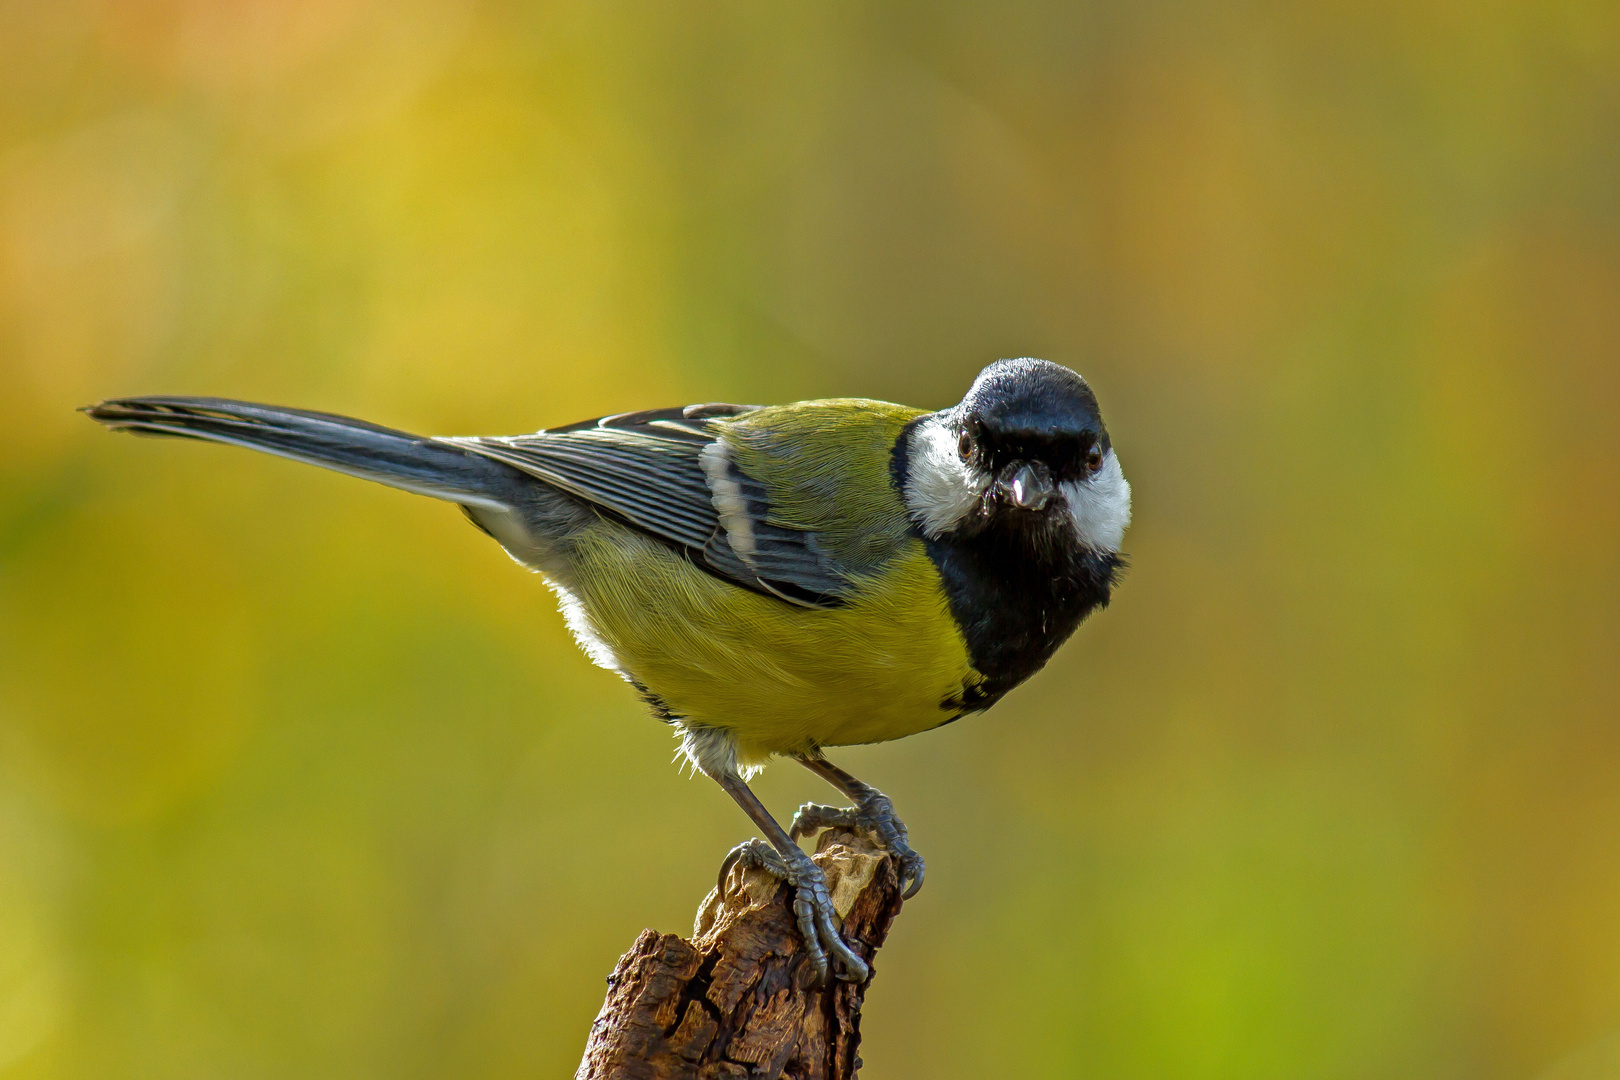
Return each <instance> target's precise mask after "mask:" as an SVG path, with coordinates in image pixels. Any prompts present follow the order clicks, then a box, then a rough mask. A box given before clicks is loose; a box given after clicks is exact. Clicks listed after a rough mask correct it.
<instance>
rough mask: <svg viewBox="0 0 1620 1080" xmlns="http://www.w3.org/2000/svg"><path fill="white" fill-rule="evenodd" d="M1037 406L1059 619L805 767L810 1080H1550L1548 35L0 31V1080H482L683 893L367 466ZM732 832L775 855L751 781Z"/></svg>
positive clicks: (1592, 385)
mask: <svg viewBox="0 0 1620 1080" xmlns="http://www.w3.org/2000/svg"><path fill="white" fill-rule="evenodd" d="M1015 355H1039V356H1045V357H1047V358H1050V359H1053V360H1057V361H1059V362H1062V363H1066V364H1069V365H1071V366H1074V367H1076V368H1077V369H1079V370H1081V371H1082V372H1083V373H1084V374H1086V375H1087V376H1088V378H1090V379H1091V381H1092V383H1093V385H1094V386H1095V387H1096V389H1097V391H1098V393H1099V395H1100V397H1101V400H1102V402H1103V406H1104V411H1105V415H1106V416H1107V418H1108V421H1109V424H1110V428H1111V430H1112V432H1113V434H1114V438H1115V442H1116V445H1117V446H1118V447H1119V449H1120V453H1121V457H1122V460H1123V462H1124V464H1125V468H1126V472H1127V475H1129V476H1130V477H1131V479H1132V480H1133V482H1134V484H1135V488H1136V497H1137V503H1136V508H1137V516H1136V522H1135V524H1134V526H1133V527H1132V530H1131V532H1130V534H1129V537H1128V541H1127V547H1128V551H1129V554H1130V555H1131V559H1132V569H1131V571H1130V574H1129V576H1128V578H1127V580H1126V582H1125V584H1124V585H1123V587H1122V588H1121V589H1120V590H1119V591H1118V593H1117V595H1116V602H1115V604H1114V606H1113V607H1112V608H1111V609H1110V610H1108V611H1107V612H1105V613H1103V614H1101V615H1099V616H1097V617H1096V618H1094V619H1093V620H1092V621H1091V622H1090V623H1088V624H1087V625H1086V626H1085V627H1084V628H1083V629H1082V630H1081V631H1080V633H1079V634H1078V635H1077V637H1076V638H1075V640H1074V641H1073V642H1072V643H1070V644H1069V645H1068V646H1066V647H1065V648H1064V649H1063V650H1062V652H1060V654H1059V655H1058V657H1057V659H1056V660H1054V661H1053V663H1052V664H1051V665H1050V666H1049V668H1048V669H1047V670H1046V671H1045V672H1044V673H1043V674H1041V675H1040V676H1038V677H1037V678H1036V679H1035V680H1033V681H1032V682H1031V683H1030V684H1029V685H1027V686H1026V687H1024V688H1022V689H1020V690H1018V691H1017V692H1015V693H1014V694H1012V695H1011V696H1010V697H1009V698H1008V699H1007V700H1006V701H1005V702H1003V703H1002V704H1001V705H999V706H998V707H997V708H996V709H995V710H993V711H992V712H991V713H989V714H987V715H985V716H983V717H978V718H974V719H971V720H969V721H964V722H963V723H960V724H955V725H951V726H950V727H947V728H944V729H942V730H940V731H938V732H934V733H931V734H928V735H924V736H919V737H917V738H914V739H910V740H906V741H904V742H901V743H896V744H892V745H887V746H882V747H874V748H861V749H857V750H852V751H848V752H845V753H843V754H842V755H840V756H839V757H838V758H837V760H839V761H840V763H841V764H844V765H846V766H847V767H849V768H850V769H851V770H852V771H854V772H855V773H857V774H858V775H861V776H863V777H864V778H867V779H869V780H870V781H871V782H873V783H875V784H877V785H878V786H880V787H883V788H884V789H886V790H888V791H889V792H890V793H891V794H892V795H893V796H894V797H895V799H896V802H897V803H898V805H899V806H900V808H901V811H902V813H903V814H904V815H905V816H906V817H907V820H908V822H909V824H910V825H911V829H912V836H913V839H914V841H915V842H916V844H917V846H918V848H919V849H920V850H921V851H922V852H923V853H924V854H925V855H926V856H927V857H928V859H929V874H928V885H927V888H925V889H924V890H923V892H922V893H921V894H920V895H919V897H918V898H917V899H916V900H915V901H914V902H912V903H911V904H909V905H908V906H907V909H906V911H905V914H904V916H903V917H902V918H901V919H900V920H899V922H898V923H897V924H896V929H895V932H894V935H893V938H892V940H891V943H890V945H889V946H888V948H887V949H886V950H885V951H884V952H883V954H882V955H881V956H880V958H879V964H878V968H879V977H878V979H877V981H876V982H875V983H874V985H873V988H872V992H871V995H870V1001H869V1006H868V1009H867V1013H866V1041H865V1043H864V1044H863V1047H862V1056H863V1057H864V1058H865V1060H866V1063H867V1065H866V1070H865V1075H869V1076H872V1077H875V1078H876V1077H882V1078H905V1077H928V1078H946V1077H963V1078H967V1077H974V1078H977V1077H1017V1078H1040V1077H1095V1078H1099V1080H1133V1078H1140V1080H1158V1078H1175V1080H1204V1078H1210V1080H1214V1078H1232V1080H1265V1078H1276V1080H1308V1078H1322V1080H1351V1078H1383V1077H1424V1078H1433V1080H1445V1078H1455V1080H1495V1078H1515V1080H1518V1078H1525V1080H1537V1078H1542V1077H1545V1078H1547V1080H1553V1078H1558V1080H1596V1078H1598V1077H1615V1076H1620V1049H1617V1048H1620V723H1617V721H1620V7H1617V6H1616V5H1614V4H1612V3H1599V2H1593V0H1568V2H1565V0H1475V2H1473V3H1456V2H1450V0H1405V2H1399V3H1396V2H1382V0H1374V2H1366V0H1363V2H1359V3H1339V2H1327V3H1320V4H1293V5H1288V4H1274V3H1250V4H1224V3H1211V2H1196V0H1182V2H1174V3H1162V4H1096V3H1058V2H1046V3H1040V2H1030V3H1012V4H983V3H981V4H973V3H963V2H956V0H946V2H942V3H929V4H924V3H901V4H890V5H856V4H847V3H836V2H835V3H830V4H814V5H773V4H759V3H739V2H725V3H721V2H697V3H689V4H635V3H557V4H525V3H517V2H500V0H490V2H487V3H476V4H475V3H457V2H453V0H398V2H395V3H383V2H381V0H49V2H46V0H32V2H30V0H22V2H17V3H7V4H0V402H3V406H4V408H3V416H4V423H3V424H0V1077H4V1078H6V1080H12V1078H16V1080H56V1078H95V1080H122V1078H132V1080H133V1078H138V1077H139V1078H144V1077H163V1078H177V1080H183V1078H189V1077H196V1078H203V1077H221V1076H229V1077H294V1076H296V1077H333V1078H339V1077H341V1078H345V1080H352V1078H356V1077H417V1076H419V1077H491V1078H494V1077H518V1076H523V1077H530V1076H563V1075H568V1074H570V1073H571V1071H572V1069H573V1066H574V1065H575V1063H576V1062H577V1061H578V1056H579V1053H580V1050H581V1048H582V1046H583V1042H584V1038H585V1034H586V1031H587V1028H588V1025H589V1022H590V1020H591V1018H592V1016H593V1015H594V1013H595V1011H596V1009H597V1008H598V1007H599V1005H600V1003H601V999H602V994H603V984H602V978H603V977H604V976H605V975H606V974H607V972H608V971H609V970H610V969H611V967H612V965H613V962H614V960H615V959H616V957H617V956H618V954H619V952H621V951H622V950H623V949H624V948H626V947H628V945H629V944H630V942H631V941H632V940H633V939H634V937H635V935H636V934H637V933H638V932H639V931H640V930H641V929H642V928H643V927H645V926H654V927H657V928H659V929H662V930H676V931H681V930H684V929H685V928H686V927H688V926H689V925H690V920H691V918H692V915H693V913H694V911H695V909H696V906H697V903H698V901H699V900H700V898H701V897H702V895H703V893H704V891H705V890H706V889H707V888H708V887H709V885H710V883H711V882H712V880H713V875H714V871H715V868H716V866H717V864H718V861H719V859H720V857H721V855H722V854H723V853H724V852H725V851H726V850H727V848H728V847H729V846H730V845H732V844H734V843H736V842H737V841H739V840H741V839H743V838H744V837H746V836H747V835H749V833H750V831H751V830H750V829H749V827H748V825H747V822H746V820H745V819H744V818H743V816H742V815H741V814H740V813H739V812H738V811H737V810H736V808H735V807H734V806H732V805H731V804H730V802H729V801H728V800H727V799H726V798H725V797H724V796H723V795H722V794H721V793H720V792H719V791H717V790H715V789H714V788H713V786H712V785H710V784H708V783H707V782H705V781H701V780H697V781H694V780H692V779H690V778H688V777H685V776H682V775H680V774H678V772H677V770H676V769H675V768H674V767H673V766H672V764H671V757H672V752H673V742H672V740H671V739H670V737H669V734H668V732H667V730H666V729H664V728H662V727H661V726H660V725H658V724H657V723H655V722H654V721H652V720H651V719H649V718H648V717H647V715H646V714H645V711H644V709H643V708H642V707H641V706H640V705H639V703H638V702H637V701H636V699H635V696H634V694H633V693H632V692H631V691H630V690H629V688H627V687H626V686H624V685H623V684H622V683H620V682H619V681H618V680H617V679H615V678H614V677H612V676H611V675H609V674H607V673H605V672H602V671H599V670H596V669H594V668H592V667H590V666H589V665H588V663H587V662H586V661H585V659H584V658H583V657H582V656H580V655H579V654H578V652H577V651H576V650H575V649H574V647H573V645H572V643H571V642H570V641H569V639H568V637H567V634H566V632H565V630H564V629H563V627H562V624H561V620H560V618H559V617H558V616H557V614H556V612H555V610H554V605H553V602H552V599H551V597H550V596H549V594H548V593H547V592H546V591H545V590H544V589H543V587H542V586H541V584H540V582H539V581H538V580H537V579H535V578H533V577H532V576H529V575H526V574H524V573H522V572H521V571H520V570H519V569H518V568H517V567H515V566H514V565H513V564H512V563H511V562H510V561H509V560H508V559H506V558H505V557H504V556H503V555H502V554H501V552H500V551H499V549H498V548H496V547H495V546H494V545H492V544H490V543H489V541H488V540H487V538H485V537H483V536H481V535H480V534H479V533H478V532H476V531H475V530H473V529H471V528H469V527H468V526H467V525H466V523H465V522H464V521H463V520H462V518H461V516H460V515H459V514H457V513H456V512H455V511H454V510H453V509H452V508H450V507H446V506H444V505H442V504H437V503H433V502H430V501H428V500H423V499H417V498H414V497H410V496H407V495H404V494H402V493H399V492H394V491H390V490H387V489H384V488H380V487H376V486H372V485H366V484H362V483H359V482H357V481H354V480H351V479H348V478H345V477H341V476H337V475H333V474H328V473H321V472H318V471H316V470H312V469H307V468H302V467H298V466H294V465H291V464H289V463H286V462H283V461H279V460H275V459H271V458H268V457H262V456H255V455H250V454H246V453H242V452H239V451H235V450H231V449H226V448H220V447H210V446H202V445H192V444H184V443H160V442H150V441H136V440H132V439H127V438H121V437H114V436H112V435H109V434H107V433H106V432H104V431H101V430H98V429H97V428H96V427H95V426H94V425H92V424H90V423H88V422H87V421H86V420H84V419H83V418H82V417H80V416H78V415H76V414H75V413H74V411H73V410H74V408H75V407H76V406H79V405H82V404H85V403H87V402H90V401H93V400H97V399H100V398H104V397H110V396H117V395H125V394H141V393H177V394H213V395H221V396H229V397H240V398H249V399H258V400H265V401H271V402H276V403H284V404H290V405H298V406H303V407H307V408H316V409H324V410H330V411H336V412H344V413H349V414H353V415H358V416H362V417H365V418H367V419H370V420H373V421H376V422H380V423H385V424H390V425H393V426H397V427H402V428H406V429H410V430H414V431H420V432H424V433H430V434H484V433H489V434H505V433H514V432H520V431H527V430H533V429H535V428H539V427H542V426H548V425H555V424H561V423H565V422H569V421H574V420H578V419H581V418H584V417H588V416H593V415H598V414H602V413H607V412H616V411H621V410H626V409H634V408H641V407H651V406H660V405H669V404H682V403H685V402H689V401H707V400H731V401H762V402H772V401H785V400H794V399H799V398H809V397H819V396H827V395H864V396H871V397H881V398H886V399H891V400H898V401H902V402H906V403H909V404H915V405H920V406H927V407H939V406H943V405H946V404H949V403H951V402H954V401H955V400H957V399H958V398H959V397H960V395H961V393H962V392H963V390H964V389H965V387H966V386H967V384H968V382H969V381H970V380H971V378H972V376H973V375H974V373H975V372H976V371H977V370H978V368H979V367H980V366H982V365H983V364H984V363H986V362H988V361H989V360H992V359H994V358H996V357H999V356H1015ZM759 790H760V791H761V793H762V795H763V796H764V797H765V798H766V799H767V801H768V802H769V803H770V804H771V805H772V807H773V808H775V809H776V810H777V811H778V812H779V813H781V814H784V815H785V814H787V813H789V812H790V811H791V809H792V807H793V806H795V805H796V804H797V803H798V802H799V801H801V800H803V799H806V798H817V799H821V798H826V797H827V795H828V793H827V792H826V791H825V789H823V788H821V787H819V786H818V784H817V782H815V781H814V779H813V778H812V777H810V776H809V775H808V774H806V773H804V771H803V770H800V769H797V768H793V767H791V766H777V767H775V768H773V769H771V770H769V771H768V772H767V773H766V775H765V776H764V777H763V778H762V780H761V781H760V783H759Z"/></svg>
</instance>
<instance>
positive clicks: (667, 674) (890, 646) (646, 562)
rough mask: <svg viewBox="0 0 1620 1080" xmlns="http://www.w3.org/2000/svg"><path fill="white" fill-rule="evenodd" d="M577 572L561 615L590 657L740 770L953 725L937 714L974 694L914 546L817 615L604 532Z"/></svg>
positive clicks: (604, 528)
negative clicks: (719, 739) (852, 595)
mask: <svg viewBox="0 0 1620 1080" xmlns="http://www.w3.org/2000/svg"><path fill="white" fill-rule="evenodd" d="M574 571H575V574H576V575H577V576H576V580H575V581H574V582H573V583H571V588H570V592H569V594H567V595H565V597H564V601H565V606H566V607H568V608H570V611H569V617H570V622H571V624H572V625H573V626H574V629H575V632H576V633H578V634H579V635H580V637H581V639H582V644H584V645H585V646H586V649H587V651H589V652H591V654H592V656H593V658H595V659H596V660H597V661H598V662H599V663H603V664H604V665H605V666H608V667H613V668H616V669H617V670H618V671H620V672H621V673H622V674H624V675H625V676H626V677H627V678H631V679H633V680H634V681H636V682H637V683H639V684H640V685H641V686H643V687H645V688H646V689H647V690H649V691H650V692H651V693H653V694H655V695H656V696H657V697H658V698H659V699H660V700H661V701H662V702H663V703H664V704H665V705H666V706H667V707H668V708H669V710H670V712H671V713H673V714H674V715H675V716H677V717H681V718H685V719H689V720H691V721H692V722H694V723H697V724H701V725H704V726H707V727H716V728H724V729H726V730H728V731H731V732H733V733H734V735H735V737H736V739H737V747H738V752H739V757H740V759H741V760H742V761H743V763H744V764H754V763H758V762H761V761H763V760H764V759H765V758H766V757H768V756H769V755H771V754H779V753H791V752H794V751H801V750H807V749H810V748H812V747H816V746H841V745H848V744H850V743H868V742H883V741H885V740H888V739H898V738H901V737H902V736H905V735H911V734H914V733H915V732H918V731H924V730H927V729H928V728H931V727H937V726H938V725H939V724H941V723H944V722H945V721H946V720H950V719H952V718H953V717H954V716H955V715H956V712H955V711H953V710H952V709H949V708H944V707H942V704H941V703H942V702H945V701H947V700H948V699H951V698H958V697H960V695H961V694H962V691H963V688H964V687H965V686H973V685H976V684H977V683H978V682H980V681H981V678H980V676H979V675H978V673H977V672H975V671H974V670H973V665H972V664H971V662H970V661H969V659H968V651H967V645H966V643H965V642H964V640H963V638H962V633H961V631H960V630H959V629H958V628H957V625H956V621H955V620H954V619H952V618H951V614H950V610H949V607H948V605H947V602H946V599H945V595H944V593H943V591H942V590H941V589H940V585H939V578H938V575H937V574H936V572H935V570H934V566H933V563H932V562H930V561H929V558H928V555H927V553H926V552H925V551H924V550H923V546H922V544H921V543H920V542H918V541H915V540H911V541H908V542H907V544H906V546H905V548H904V550H903V551H902V552H901V553H900V554H899V555H898V556H897V557H895V558H894V559H892V560H890V561H889V562H887V563H886V564H885V566H884V568H883V570H882V571H881V572H880V573H879V574H877V575H876V576H875V577H873V578H872V579H870V580H868V581H866V582H864V583H863V585H862V587H861V588H860V589H859V590H857V593H858V595H857V598H856V599H854V600H853V601H852V602H850V603H849V604H847V605H845V606H842V607H838V608H832V609H825V610H822V609H810V608H801V607H796V606H794V605H791V604H787V603H784V602H782V601H780V600H776V599H773V598H771V597H767V596H762V595H759V594H758V593H754V592H750V591H748V590H746V589H743V588H740V587H738V586H736V585H731V584H728V583H726V582H724V581H721V580H719V579H718V578H716V577H714V576H712V575H710V574H707V573H704V572H703V571H701V570H699V569H697V568H696V567H694V566H693V565H692V564H691V563H690V562H689V561H688V560H686V559H684V558H682V557H680V556H679V555H677V554H675V553H674V552H672V551H670V550H669V549H668V548H667V547H665V546H663V545H661V544H658V543H655V542H654V541H652V540H649V539H647V538H645V537H643V536H641V535H640V534H639V533H635V532H632V531H630V530H628V529H624V528H622V527H620V526H618V525H615V524H611V523H608V522H603V523H602V524H601V525H600V526H597V527H595V528H593V529H592V530H591V531H590V532H589V533H588V534H587V535H586V536H585V537H584V538H583V539H582V540H581V542H580V545H579V547H578V548H577V550H576V552H575V562H574Z"/></svg>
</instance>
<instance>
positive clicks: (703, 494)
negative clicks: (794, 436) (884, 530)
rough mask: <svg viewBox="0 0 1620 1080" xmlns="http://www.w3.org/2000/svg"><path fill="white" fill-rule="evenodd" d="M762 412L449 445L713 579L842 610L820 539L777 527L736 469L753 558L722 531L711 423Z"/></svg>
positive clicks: (840, 588)
mask: <svg viewBox="0 0 1620 1080" xmlns="http://www.w3.org/2000/svg"><path fill="white" fill-rule="evenodd" d="M755 408H757V407H756V406H742V405H721V404H705V405H689V406H687V407H686V408H684V409H659V410H652V411H647V412H639V413H622V414H619V415H617V416H605V417H602V418H601V419H600V420H595V421H587V422H584V423H580V424H572V425H569V426H567V427H563V428H554V429H551V430H548V431H540V432H536V433H535V434H533V435H518V436H513V437H508V438H447V439H443V440H441V441H443V442H447V443H451V444H453V445H455V446H459V447H462V448H463V449H466V450H471V451H473V452H475V453H478V454H482V455H484V456H486V457H490V458H493V459H495V460H497V461H500V462H504V463H505V464H507V465H511V466H513V467H514V468H517V469H521V470H522V471H523V472H526V473H528V474H529V475H531V476H533V477H535V478H536V479H539V480H542V481H544V482H545V483H547V484H551V485H552V486H554V487H557V488H559V489H561V490H562V491H564V492H567V493H568V494H569V495H572V496H573V497H575V498H577V499H580V500H582V501H584V502H587V503H589V504H591V505H593V506H596V507H599V508H601V509H603V510H605V511H607V512H609V513H611V514H612V515H614V516H615V517H617V518H619V519H621V520H623V521H625V522H626V523H628V524H629V525H631V526H633V527H635V528H637V529H639V530H641V531H642V532H644V533H647V534H649V535H651V536H653V537H655V538H657V539H658V540H661V541H663V542H664V543H667V544H670V545H672V546H674V547H677V548H680V549H681V550H683V551H685V552H686V553H687V555H688V556H690V557H691V558H692V559H693V560H694V561H695V562H697V563H698V564H699V565H701V566H703V567H704V568H705V569H707V570H709V571H710V572H712V573H714V574H716V575H718V576H720V577H723V578H726V579H728V580H731V581H734V582H736V583H738V584H740V585H743V586H745V587H747V588H750V589H754V590H756V591H759V592H764V593H767V594H769V595H771V596H774V597H777V598H779V599H781V600H784V601H786V602H788V603H792V604H797V605H800V606H806V607H827V606H833V605H836V604H839V603H842V602H843V601H844V599H845V597H846V595H847V594H848V592H849V590H850V586H851V581H850V579H849V577H848V576H847V575H845V574H843V573H840V572H839V568H838V567H837V565H836V564H835V561H834V560H833V559H831V558H830V557H829V556H828V554H827V552H826V551H825V550H823V548H822V546H821V545H820V544H818V543H817V541H816V537H815V534H814V533H813V532H810V531H806V530H800V529H790V528H784V527H782V526H780V525H776V524H773V523H771V522H770V520H769V519H770V510H771V507H770V500H769V498H768V497H767V493H766V490H765V488H764V487H763V486H762V485H761V484H760V483H759V482H758V481H756V480H754V479H753V478H751V477H748V476H747V475H745V474H743V473H742V472H741V471H740V470H738V469H737V468H736V467H735V465H734V464H729V463H728V467H729V470H730V471H729V473H728V476H729V478H730V480H731V481H732V483H733V484H735V485H736V490H737V491H740V492H741V493H742V497H743V500H744V502H745V505H746V508H747V517H748V520H749V523H750V525H751V527H752V532H753V537H752V539H753V545H752V548H751V550H748V551H746V553H744V554H739V553H738V551H736V550H735V549H734V548H733V547H732V545H731V542H730V538H729V536H728V533H727V530H726V529H725V528H724V527H723V526H722V524H721V515H720V513H719V511H718V510H717V509H716V506H715V493H714V489H713V487H712V486H711V478H710V476H709V475H708V474H707V473H706V472H705V470H704V466H703V459H702V456H703V452H704V450H706V449H707V448H709V447H710V446H712V445H713V444H714V443H715V442H716V441H717V438H718V433H717V432H716V431H715V430H714V429H713V428H712V427H711V421H713V420H717V419H726V418H730V417H735V416H739V415H742V414H744V413H747V412H751V411H753V410H754V409H755Z"/></svg>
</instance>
